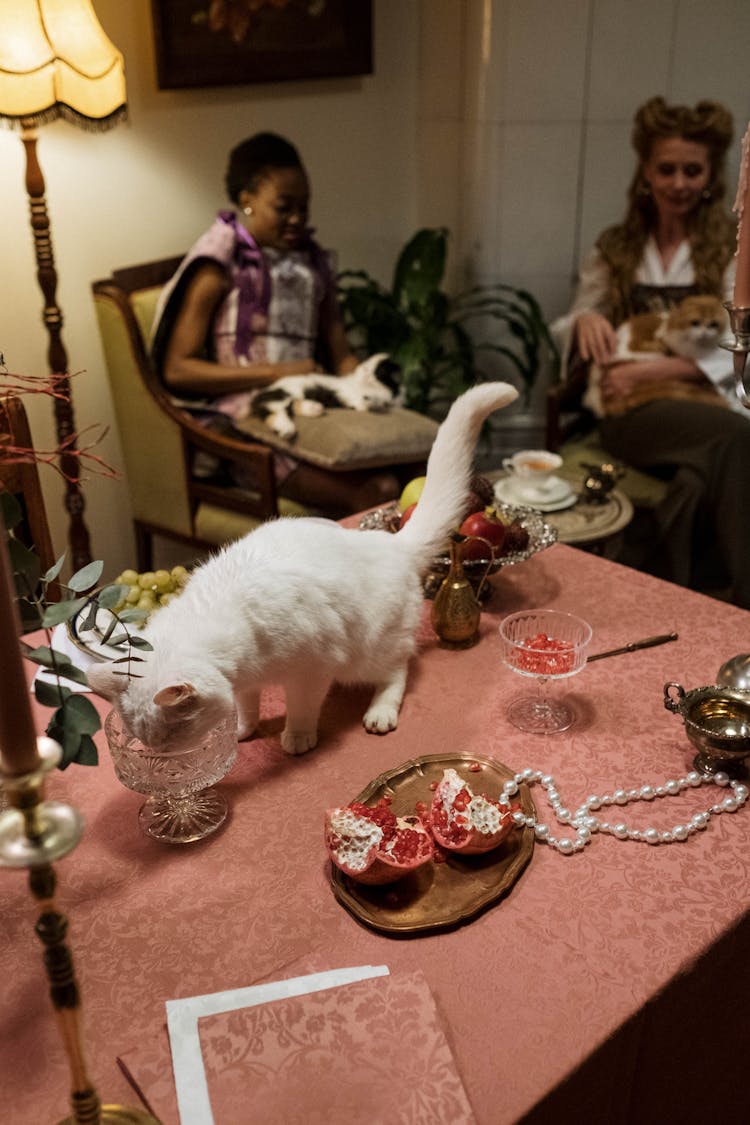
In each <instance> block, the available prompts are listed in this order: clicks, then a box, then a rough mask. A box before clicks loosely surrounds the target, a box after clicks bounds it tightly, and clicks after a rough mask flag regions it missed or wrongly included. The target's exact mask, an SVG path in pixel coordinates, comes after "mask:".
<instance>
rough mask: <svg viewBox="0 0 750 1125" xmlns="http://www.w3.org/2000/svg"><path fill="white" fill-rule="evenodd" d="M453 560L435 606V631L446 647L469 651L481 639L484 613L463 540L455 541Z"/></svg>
mask: <svg viewBox="0 0 750 1125" xmlns="http://www.w3.org/2000/svg"><path fill="white" fill-rule="evenodd" d="M450 556H451V565H450V569H449V571H448V573H447V575H446V576H445V578H444V579H443V581H442V583H441V585H440V589H439V590H438V592H437V594H436V595H435V599H434V601H433V603H432V627H433V629H434V630H435V632H436V633H437V635H438V636H439V637H440V640H441V641H443V642H444V643H445V644H447V645H451V646H453V647H455V648H468V647H469V646H470V645H473V644H475V643H476V641H477V640H478V638H479V619H480V617H481V614H482V609H481V605H480V603H479V598H478V596H477V594H475V592H474V589H473V587H472V585H471V583H470V582H469V579H468V578H467V577H466V575H465V573H464V568H463V564H462V562H461V542H460V541H459V540H456V539H452V540H451V544H450Z"/></svg>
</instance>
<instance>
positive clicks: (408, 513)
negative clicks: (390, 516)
mask: <svg viewBox="0 0 750 1125" xmlns="http://www.w3.org/2000/svg"><path fill="white" fill-rule="evenodd" d="M416 506H417V505H416V504H410V505H409V507H408V508H405V509H404V511H403V512H402V513H401V519H400V520H399V524H398V526H399V531H400V530H401V528H402V527H403V526H404V524H406V523H408V522H409V520H410V519H411V517H412V515H413V514H414V509H415V508H416Z"/></svg>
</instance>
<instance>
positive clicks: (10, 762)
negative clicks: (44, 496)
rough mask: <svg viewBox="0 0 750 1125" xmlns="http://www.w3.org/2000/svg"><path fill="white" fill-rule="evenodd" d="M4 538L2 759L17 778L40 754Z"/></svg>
mask: <svg viewBox="0 0 750 1125" xmlns="http://www.w3.org/2000/svg"><path fill="white" fill-rule="evenodd" d="M5 539H6V536H5V532H4V531H3V532H2V533H0V651H2V654H3V672H2V676H0V762H1V763H2V769H3V772H4V773H6V774H8V775H9V776H10V777H18V776H20V775H21V774H26V773H32V772H33V771H34V770H35V769H37V768H38V766H39V755H38V753H37V747H36V732H35V730H34V722H33V719H32V717H31V703H30V700H29V689H28V686H27V684H26V676H25V674H24V668H23V658H22V656H21V649H20V647H19V644H18V638H19V634H20V631H21V622H20V618H19V615H18V606H17V605H16V601H15V589H14V585H13V573H12V570H11V566H10V558H9V555H8V549H7V545H6V542H5Z"/></svg>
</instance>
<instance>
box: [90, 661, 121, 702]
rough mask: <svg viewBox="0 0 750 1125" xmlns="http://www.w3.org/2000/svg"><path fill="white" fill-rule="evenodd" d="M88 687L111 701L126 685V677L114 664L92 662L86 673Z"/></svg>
mask: <svg viewBox="0 0 750 1125" xmlns="http://www.w3.org/2000/svg"><path fill="white" fill-rule="evenodd" d="M86 679H87V680H88V682H89V687H90V688H91V689H92V690H93V691H95V692H96V694H97V695H101V697H102V698H103V699H108V700H109V701H110V703H111V702H113V701H114V700H115V699H117V698H118V696H120V695H122V693H123V692H124V691H125V689H126V688H127V686H128V677H127V676H126V675H123V671H122V668H119V671H118V665H115V664H94V665H92V666H91V668H89V670H88V671H87V673H86Z"/></svg>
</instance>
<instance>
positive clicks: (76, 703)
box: [64, 695, 102, 734]
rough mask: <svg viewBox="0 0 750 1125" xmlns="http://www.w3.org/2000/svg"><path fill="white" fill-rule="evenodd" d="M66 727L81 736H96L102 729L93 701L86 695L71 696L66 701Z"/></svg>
mask: <svg viewBox="0 0 750 1125" xmlns="http://www.w3.org/2000/svg"><path fill="white" fill-rule="evenodd" d="M64 712H65V718H64V722H65V726H66V727H70V728H71V729H74V730H76V731H78V733H79V734H96V732H97V731H98V730H99V729H100V728H101V725H102V724H101V720H100V718H99V712H98V711H97V709H96V707H94V704H93V703H92V702H91V700H90V699H89V698H88V697H87V696H85V695H71V696H70V697H69V698H68V699H66V700H65V707H64Z"/></svg>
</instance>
